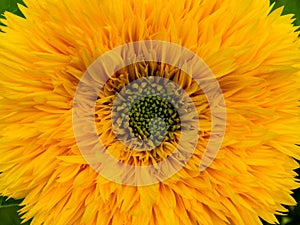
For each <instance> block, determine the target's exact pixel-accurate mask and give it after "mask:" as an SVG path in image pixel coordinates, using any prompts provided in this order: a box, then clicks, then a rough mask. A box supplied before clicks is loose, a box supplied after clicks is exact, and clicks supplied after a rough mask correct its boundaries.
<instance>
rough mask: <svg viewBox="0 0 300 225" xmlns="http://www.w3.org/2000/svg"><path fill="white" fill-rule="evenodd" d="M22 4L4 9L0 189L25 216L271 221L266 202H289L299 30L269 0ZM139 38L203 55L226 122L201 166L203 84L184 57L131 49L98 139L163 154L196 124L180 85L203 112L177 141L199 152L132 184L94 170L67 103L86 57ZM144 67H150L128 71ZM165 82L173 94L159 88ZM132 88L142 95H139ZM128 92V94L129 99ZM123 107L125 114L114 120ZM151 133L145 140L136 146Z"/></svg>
mask: <svg viewBox="0 0 300 225" xmlns="http://www.w3.org/2000/svg"><path fill="white" fill-rule="evenodd" d="M25 3H26V5H27V6H28V8H25V7H22V12H23V13H24V15H25V17H26V19H22V18H19V17H17V16H14V15H12V14H9V13H7V14H5V16H6V18H7V20H5V21H3V22H4V23H5V24H7V27H3V28H1V29H3V30H4V31H5V33H1V34H0V48H1V52H0V57H1V62H0V90H1V94H0V105H1V107H0V123H1V126H0V158H1V160H2V163H1V164H0V171H1V172H2V173H1V174H0V193H1V194H2V195H6V196H10V197H14V198H24V201H23V203H22V205H23V206H24V207H23V208H22V210H21V212H22V213H25V214H24V216H23V217H24V219H25V220H29V219H30V218H33V220H32V224H33V225H40V224H44V225H48V224H51V225H52V224H53V223H55V224H57V225H66V224H86V225H94V224H97V225H98V224H99V225H107V224H112V225H115V224H117V225H119V224H133V225H135V224H146V225H147V224H149V225H150V224H151V225H152V224H166V225H168V224H170V225H171V224H172V225H179V224H185V225H195V224H201V225H212V224H217V225H227V224H232V225H233V224H235V225H243V224H244V225H255V224H261V222H260V219H259V217H260V218H262V219H264V220H266V221H268V222H270V223H274V222H276V218H275V216H274V214H280V213H284V212H286V209H285V208H284V207H283V206H282V205H283V204H284V205H293V204H295V201H294V199H293V198H292V197H291V196H290V194H291V190H292V189H295V188H298V187H299V184H298V183H297V182H296V181H295V178H294V177H295V175H296V174H295V172H294V169H296V168H298V167H299V166H298V164H297V162H296V161H295V160H294V159H293V158H296V159H300V148H299V146H297V145H296V144H297V143H298V144H299V133H300V132H299V131H300V123H299V102H298V100H299V82H300V41H299V39H298V38H297V33H296V32H295V30H296V28H295V27H293V26H292V25H291V22H292V19H291V17H292V16H290V15H288V16H281V10H282V9H277V10H275V11H274V12H272V13H270V7H269V5H268V1H267V0H244V1H243V2H241V1H239V0H228V1H221V0H211V1H208V0H173V1H172V0H165V1H159V0H154V1H147V0H138V1H133V0H129V1H122V0H112V1H108V0H104V1H99V0H90V1H82V0H72V1H70V0H63V1H52V0H51V1H50V0H43V1H34V0H27V1H25ZM144 40H153V41H155V40H156V41H164V42H167V43H173V44H176V45H179V46H182V47H184V48H185V49H188V50H189V51H191V52H193V53H194V54H195V55H197V56H199V57H200V58H201V59H203V61H204V62H205V64H206V65H207V66H208V67H209V69H210V71H211V72H212V73H213V74H214V78H215V79H216V80H217V81H218V84H219V86H220V88H221V90H222V93H223V94H222V96H223V97H224V100H225V105H226V130H225V135H224V139H223V142H222V146H221V148H220V149H219V151H218V154H217V155H216V156H215V158H214V160H213V162H212V164H211V165H210V166H209V167H208V168H205V169H203V170H201V171H200V170H199V164H200V163H201V159H202V158H203V157H204V155H205V149H206V146H207V145H208V143H209V140H210V138H211V134H212V129H213V128H214V127H213V126H212V124H213V123H212V119H211V118H212V114H213V113H212V112H213V111H212V108H211V105H210V103H209V99H208V97H207V95H206V93H205V91H204V90H203V89H202V88H203V87H201V86H199V85H197V82H195V79H192V77H190V76H189V75H188V74H187V73H186V72H185V71H184V70H183V69H182V68H178V67H176V66H174V65H170V64H167V63H163V62H158V61H144V62H136V63H133V64H130V65H127V66H124V67H123V68H120V69H119V70H117V71H116V72H115V73H114V74H110V77H109V79H107V81H106V82H105V84H104V86H103V88H102V89H101V91H100V92H99V93H98V96H97V98H96V99H95V102H96V104H95V112H93V119H94V121H95V124H96V131H97V135H98V136H97V137H98V138H99V140H98V141H99V142H100V141H101V142H102V144H103V146H105V153H108V154H110V155H111V156H113V157H114V158H115V159H117V161H118V162H122V164H124V165H129V166H135V167H142V166H149V165H155V164H159V163H160V162H163V161H165V160H166V159H168V158H170V156H171V155H172V154H174V152H176V148H177V146H181V145H180V140H181V139H180V138H181V136H182V131H184V130H185V126H186V124H192V125H194V126H195V123H194V122H193V123H185V122H184V121H190V120H189V118H191V115H192V114H190V113H191V112H190V111H189V110H188V107H187V108H185V104H181V101H182V99H185V98H184V97H182V96H183V95H182V94H180V93H179V92H178V93H177V92H176V93H175V92H172V90H174V89H176V90H177V89H179V88H181V89H182V90H184V92H185V93H187V95H188V96H189V99H190V100H191V101H192V103H193V106H194V107H195V109H196V112H197V116H198V122H199V124H200V125H199V133H198V134H199V137H198V138H197V142H196V145H195V149H192V150H191V149H190V147H189V145H188V146H184V147H182V148H180V152H184V151H185V150H186V151H187V152H188V151H193V154H192V155H191V157H189V158H188V160H187V162H186V163H185V164H184V165H183V166H182V168H181V169H179V170H176V173H174V174H171V176H168V177H167V178H166V179H163V180H159V182H155V183H153V184H150V185H141V186H134V185H127V184H122V183H118V182H114V181H112V180H110V179H109V178H108V177H104V176H102V175H101V173H98V172H99V171H98V170H97V169H95V167H93V166H92V165H91V163H90V162H89V160H87V157H86V156H85V155H83V154H82V151H81V149H80V142H79V143H78V140H76V137H75V135H74V131H75V133H76V128H78V126H75V127H74V120H73V118H74V114H73V112H74V108H73V106H74V102H76V98H75V95H76V90H77V87H78V85H79V84H80V83H81V82H82V79H83V78H84V74H85V73H86V71H90V70H89V68H90V67H91V66H92V65H93V64H92V63H93V62H95V61H96V60H97V59H98V58H99V57H100V56H102V55H103V54H105V53H107V52H109V51H112V50H113V49H115V48H117V47H119V46H122V45H125V44H127V43H133V42H138V41H144ZM162 53H164V54H170V52H163V51H162ZM174 57H175V56H174ZM104 68H105V67H104ZM143 78H145V79H146V78H147V79H148V78H149V79H154V80H150V81H151V82H149V80H147V79H146V84H145V86H143V85H144V84H143V82H144V81H145V80H144V81H143V80H142V82H141V83H135V81H137V82H138V81H139V80H140V79H143ZM158 78H161V79H167V80H169V81H170V82H171V84H170V85H173V84H172V82H173V83H175V84H174V85H178V88H169V89H167V90H164V91H162V89H163V88H165V87H168V85H166V84H165V83H164V84H163V85H161V83H160V81H157V82H156V81H155V79H158ZM147 82H148V84H147ZM209 87H210V86H208V88H207V89H208V90H209ZM126 88H128V89H126ZM124 89H126V90H125V91H124V93H125V92H126V93H128V95H127V98H126V99H125V100H124V98H122V90H124ZM152 90H156V91H157V93H162V95H159V96H158V95H157V94H156V93H153V94H152V93H151V91H152ZM168 91H169V92H170V93H171V94H170V95H168V96H172V98H169V99H168V96H164V95H163V94H164V93H169V92H168ZM136 93H139V94H141V95H143V93H150V95H148V96H144V97H143V98H140V99H138V97H137V96H139V95H138V94H136ZM182 93H183V92H182ZM128 99H135V101H133V104H132V108H130V110H129V108H128V107H127V105H126V104H127V103H128ZM83 100H85V99H84V98H83ZM115 100H116V101H115ZM172 100H174V101H172ZM218 100H220V99H219V98H218V96H216V97H215V101H218ZM216 107H220V108H221V107H224V106H220V105H217V106H216ZM126 108H127V109H128V110H127V111H126ZM177 109H178V110H179V109H183V110H182V111H183V112H184V113H183V114H180V113H179V112H180V111H177ZM122 110H123V111H122ZM122 112H126V113H128V116H127V117H124V118H125V119H126V118H127V119H128V120H125V119H124V120H119V121H118V118H123V117H122V114H121V113H122ZM118 113H120V114H118ZM181 115H182V116H181ZM157 117H159V118H160V119H155V118H157ZM222 119H224V118H222V117H220V118H219V120H220V121H221V120H222ZM113 121H115V123H114V122H113ZM161 124H164V125H163V126H162V125H161ZM81 126H82V127H84V124H80V126H79V127H80V129H81V130H82V127H81ZM162 127H163V129H161V128H162ZM83 131H85V130H83ZM155 133H157V135H158V136H157V137H160V135H161V134H163V136H162V138H161V140H160V142H159V143H156V140H157V138H154V139H153V140H152V139H151V135H153V134H155ZM129 135H132V136H129ZM84 137H85V138H87V139H88V138H89V136H88V135H87V136H84ZM149 139H150V140H152V141H149V142H146V141H145V140H149ZM84 140H86V139H84ZM88 140H89V139H88ZM132 140H139V142H137V141H136V142H132ZM89 144H90V142H87V143H83V145H85V146H89ZM147 146H148V147H149V146H150V147H149V149H150V150H148V149H147V150H145V151H143V149H146V147H147ZM148 147H147V148H148ZM135 148H139V150H136V149H135ZM179 156H185V154H181V155H180V154H179ZM180 163H181V162H179V164H180ZM171 165H174V164H171ZM102 169H103V168H102ZM104 169H106V172H107V173H109V172H112V173H118V172H119V171H111V170H112V169H111V168H110V167H106V168H104ZM174 171H175V170H174ZM121 172H122V171H120V173H121ZM141 177H142V178H143V176H141ZM123 178H124V177H123Z"/></svg>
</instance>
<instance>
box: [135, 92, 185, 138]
mask: <svg viewBox="0 0 300 225" xmlns="http://www.w3.org/2000/svg"><path fill="white" fill-rule="evenodd" d="M129 118H130V119H129V126H130V127H131V129H132V132H133V133H134V135H135V136H136V137H138V138H140V139H143V140H145V139H147V138H149V137H150V135H151V134H153V133H154V135H155V134H161V133H162V132H163V130H164V129H166V131H167V134H166V136H167V137H168V138H169V139H170V140H172V139H174V136H173V132H174V131H175V130H179V129H180V119H179V115H178V113H177V111H176V110H175V108H174V106H173V105H172V104H171V103H170V102H168V101H167V100H166V99H164V98H161V97H159V96H155V95H154V96H150V97H145V98H142V99H140V100H139V101H137V102H136V103H135V104H134V106H133V107H132V109H131V111H130V113H129ZM155 118H160V119H158V120H157V119H155ZM154 119H155V120H154ZM163 121H164V122H163Z"/></svg>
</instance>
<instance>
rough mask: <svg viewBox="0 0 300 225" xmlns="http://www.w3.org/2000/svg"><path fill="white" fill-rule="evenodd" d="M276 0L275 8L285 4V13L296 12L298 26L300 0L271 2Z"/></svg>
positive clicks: (299, 21) (299, 22)
mask: <svg viewBox="0 0 300 225" xmlns="http://www.w3.org/2000/svg"><path fill="white" fill-rule="evenodd" d="M274 2H275V7H274V9H276V8H278V7H281V6H284V10H283V14H294V15H295V18H296V20H295V22H294V24H295V25H296V26H300V0H271V3H274Z"/></svg>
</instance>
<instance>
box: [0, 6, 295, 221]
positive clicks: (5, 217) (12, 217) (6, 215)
mask: <svg viewBox="0 0 300 225" xmlns="http://www.w3.org/2000/svg"><path fill="white" fill-rule="evenodd" d="M37 1H38V0H37ZM225 1H226V0H225ZM241 1H242V0H241ZM270 1H271V3H274V2H276V4H275V8H277V7H280V6H282V5H284V6H285V8H284V11H283V12H284V14H288V13H293V14H295V15H296V18H297V20H295V22H294V24H295V25H299V26H300V0H277V1H276V0H270ZM17 3H21V4H24V3H23V1H22V0H0V17H2V18H4V17H3V12H4V11H9V12H12V13H15V14H17V15H19V16H23V15H22V13H21V12H20V10H19V9H18V7H17ZM298 173H299V174H300V171H298ZM294 197H295V199H296V200H297V202H298V203H300V190H297V191H296V192H295V194H294ZM20 202H21V201H20V200H14V199H9V200H7V198H5V197H0V225H19V224H20V221H21V220H20V218H19V216H18V214H17V210H18V209H20V207H19V206H18V204H19V203H20ZM278 219H279V221H280V224H281V225H300V205H298V206H297V207H290V213H289V215H287V216H285V217H278ZM53 222H54V221H53ZM28 224H29V222H28V223H26V225H28ZM265 224H267V223H265Z"/></svg>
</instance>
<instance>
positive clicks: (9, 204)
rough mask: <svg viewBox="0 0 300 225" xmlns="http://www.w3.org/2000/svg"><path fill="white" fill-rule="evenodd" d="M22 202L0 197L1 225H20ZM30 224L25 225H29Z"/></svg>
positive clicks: (25, 224)
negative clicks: (19, 211)
mask: <svg viewBox="0 0 300 225" xmlns="http://www.w3.org/2000/svg"><path fill="white" fill-rule="evenodd" d="M21 201H22V200H15V199H7V198H6V197H3V196H1V197H0V225H20V224H21V219H20V216H19V214H18V210H19V209H20V208H21V206H19V204H20V203H21ZM29 224H30V222H27V223H24V224H23V225H29Z"/></svg>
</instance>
